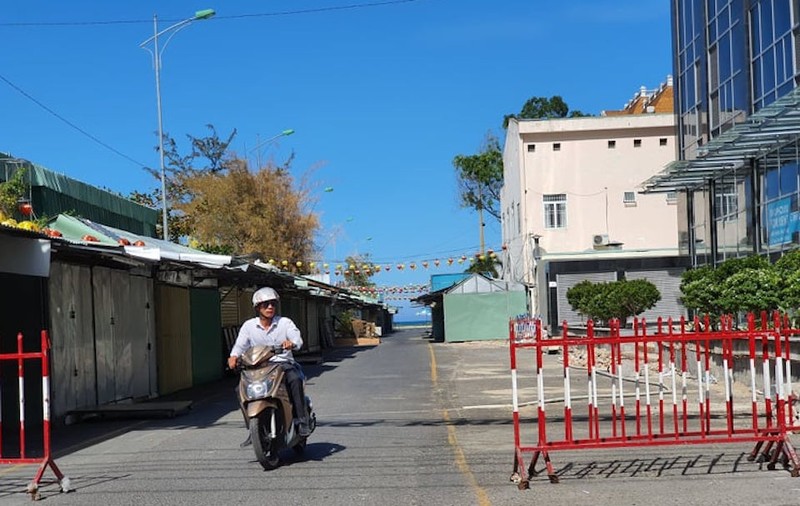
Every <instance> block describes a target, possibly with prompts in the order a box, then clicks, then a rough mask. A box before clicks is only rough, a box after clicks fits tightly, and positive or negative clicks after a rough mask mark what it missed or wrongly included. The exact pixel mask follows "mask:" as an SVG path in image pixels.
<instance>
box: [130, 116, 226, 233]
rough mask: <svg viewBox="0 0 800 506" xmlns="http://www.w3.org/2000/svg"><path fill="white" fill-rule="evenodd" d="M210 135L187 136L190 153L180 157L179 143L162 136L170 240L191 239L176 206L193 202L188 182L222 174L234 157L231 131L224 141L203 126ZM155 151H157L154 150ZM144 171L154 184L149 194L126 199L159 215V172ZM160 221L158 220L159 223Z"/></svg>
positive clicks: (209, 127)
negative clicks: (197, 177)
mask: <svg viewBox="0 0 800 506" xmlns="http://www.w3.org/2000/svg"><path fill="white" fill-rule="evenodd" d="M206 128H207V129H208V130H209V135H207V136H206V137H195V136H193V135H189V134H187V135H186V137H187V138H188V140H189V146H190V150H189V153H188V154H182V153H181V149H180V148H179V146H178V143H177V142H176V141H175V139H173V138H172V137H170V136H169V135H168V134H164V174H165V186H166V189H167V225H168V226H169V230H170V240H172V241H173V242H178V240H179V239H180V238H181V237H186V236H190V235H192V230H191V228H190V226H189V223H188V221H187V217H186V216H185V214H183V213H182V212H181V211H180V205H179V204H185V203H187V202H189V201H191V200H192V198H193V196H192V195H191V190H190V189H189V188H188V187H187V185H186V180H187V179H188V178H193V177H196V176H202V175H204V174H219V173H224V172H225V171H226V170H227V169H228V165H229V163H230V161H231V160H232V159H233V157H231V156H230V154H229V153H228V149H229V147H230V144H231V142H232V141H233V139H234V137H235V136H236V130H235V129H234V130H233V131H231V133H230V134H229V135H228V137H227V138H225V139H222V138H220V136H219V134H218V133H217V130H216V128H214V125H206ZM156 149H158V148H156ZM145 170H146V171H147V172H148V173H150V175H152V176H153V178H154V179H155V180H156V181H157V186H156V188H154V189H153V190H152V191H150V192H133V193H131V194H130V195H129V197H128V198H130V199H131V200H133V201H134V202H138V203H140V204H142V205H146V206H149V207H152V208H155V209H158V210H159V212H163V209H162V207H161V171H160V170H159V169H153V168H150V167H145ZM161 222H162V220H161V218H160V217H159V220H158V223H159V224H161ZM157 229H158V232H159V234H160V235H161V237H163V236H164V233H163V230H161V227H160V226H159V227H157Z"/></svg>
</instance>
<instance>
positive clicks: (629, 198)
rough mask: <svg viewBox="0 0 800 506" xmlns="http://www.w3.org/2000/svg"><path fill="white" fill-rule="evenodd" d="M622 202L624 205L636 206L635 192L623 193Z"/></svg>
mask: <svg viewBox="0 0 800 506" xmlns="http://www.w3.org/2000/svg"><path fill="white" fill-rule="evenodd" d="M622 202H623V203H625V204H628V205H630V204H636V192H625V193H623V194H622Z"/></svg>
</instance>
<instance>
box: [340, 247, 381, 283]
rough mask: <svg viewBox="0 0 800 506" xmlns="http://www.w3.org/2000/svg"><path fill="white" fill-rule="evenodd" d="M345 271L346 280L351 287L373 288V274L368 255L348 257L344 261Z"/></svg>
mask: <svg viewBox="0 0 800 506" xmlns="http://www.w3.org/2000/svg"><path fill="white" fill-rule="evenodd" d="M345 264H346V265H345V268H344V269H345V271H346V272H348V273H349V274H347V280H348V284H349V285H351V286H359V287H371V286H375V283H373V282H372V279H371V278H372V276H373V275H374V274H375V272H374V270H373V266H372V262H371V260H370V255H369V253H364V254H362V255H350V256H348V257H347V258H346V259H345Z"/></svg>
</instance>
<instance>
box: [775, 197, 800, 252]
mask: <svg viewBox="0 0 800 506" xmlns="http://www.w3.org/2000/svg"><path fill="white" fill-rule="evenodd" d="M767 230H768V231H769V245H770V246H777V245H780V244H784V243H787V242H792V234H794V233H795V232H797V231H798V230H800V213H799V212H797V211H794V212H792V200H791V198H790V197H786V198H782V199H780V200H777V201H775V202H771V203H769V204H767Z"/></svg>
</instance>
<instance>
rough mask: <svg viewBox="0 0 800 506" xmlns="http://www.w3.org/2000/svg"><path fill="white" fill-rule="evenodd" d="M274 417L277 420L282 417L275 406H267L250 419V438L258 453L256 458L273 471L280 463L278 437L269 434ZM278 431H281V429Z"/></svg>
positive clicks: (254, 449) (267, 469)
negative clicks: (271, 436) (273, 437)
mask: <svg viewBox="0 0 800 506" xmlns="http://www.w3.org/2000/svg"><path fill="white" fill-rule="evenodd" d="M273 418H274V419H275V420H276V422H277V421H278V420H279V419H280V418H279V417H278V413H277V412H276V411H275V408H267V409H265V410H264V411H262V412H261V413H260V414H259V415H258V416H257V417H255V418H252V419H251V420H250V439H251V440H252V442H253V451H255V453H256V460H258V463H259V464H261V467H263V468H264V469H265V470H266V471H271V470H273V469H275V468H277V467H278V465H279V464H280V458H279V456H278V451H279V448H278V444H277V441H278V439H275V440H273V439H271V438H270V435H269V432H270V423H271V420H272V419H273ZM278 432H279V433H280V430H279V431H278Z"/></svg>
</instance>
